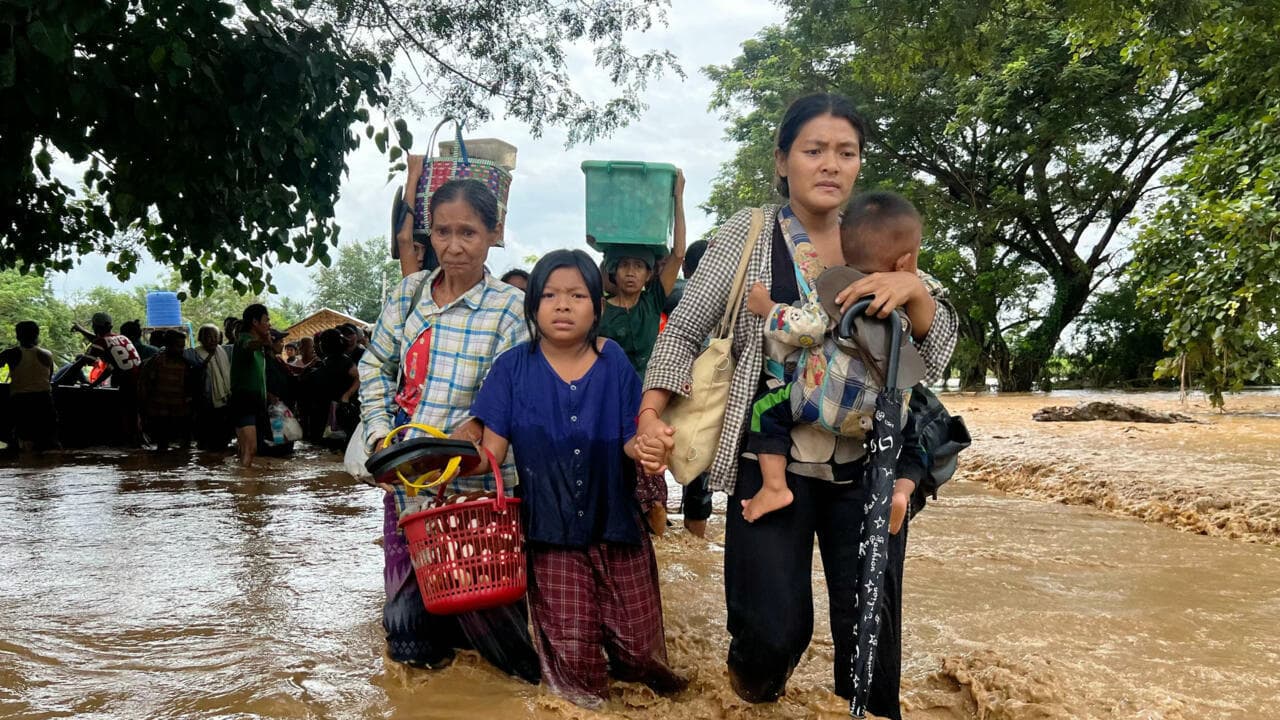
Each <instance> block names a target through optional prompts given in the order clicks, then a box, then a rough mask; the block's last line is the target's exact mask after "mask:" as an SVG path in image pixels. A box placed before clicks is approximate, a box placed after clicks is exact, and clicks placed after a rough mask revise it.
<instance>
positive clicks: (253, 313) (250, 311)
mask: <svg viewBox="0 0 1280 720" xmlns="http://www.w3.org/2000/svg"><path fill="white" fill-rule="evenodd" d="M266 314H267V306H266V305H263V304H262V303H254V304H252V305H250V306H249V307H247V308H245V309H244V314H243V315H241V316H240V323H241V326H240V331H241V332H243V331H244V329H245V328H246V327H248V326H250V325H252V324H254V323H255V322H257V321H259V320H261V319H262V318H263V316H265V315H266Z"/></svg>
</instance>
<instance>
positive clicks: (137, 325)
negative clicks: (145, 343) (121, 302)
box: [120, 320, 142, 340]
mask: <svg viewBox="0 0 1280 720" xmlns="http://www.w3.org/2000/svg"><path fill="white" fill-rule="evenodd" d="M120 334H121V335H123V336H125V337H127V338H129V339H130V340H133V339H135V338H141V337H142V323H141V322H140V321H138V320H126V321H124V322H122V323H120Z"/></svg>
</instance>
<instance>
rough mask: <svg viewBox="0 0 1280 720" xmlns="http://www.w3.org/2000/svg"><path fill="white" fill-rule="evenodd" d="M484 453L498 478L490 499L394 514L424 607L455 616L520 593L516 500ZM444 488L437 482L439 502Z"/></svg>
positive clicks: (521, 548)
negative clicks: (401, 532) (407, 549)
mask: <svg viewBox="0 0 1280 720" xmlns="http://www.w3.org/2000/svg"><path fill="white" fill-rule="evenodd" d="M485 455H486V456H487V457H488V458H489V465H490V467H492V468H493V476H494V478H496V479H497V481H498V493H497V495H498V496H497V497H496V498H480V499H477V500H468V501H466V502H460V503H453V504H449V505H442V506H440V507H433V508H430V509H427V510H422V511H420V512H416V513H413V514H411V515H406V516H404V517H403V518H401V519H400V529H401V530H403V531H404V536H405V539H406V540H407V541H408V543H409V557H410V559H411V560H412V561H413V571H414V574H415V575H416V576H417V578H418V589H420V590H421V591H422V604H423V605H425V606H426V608H427V612H430V613H433V614H436V615H456V614H458V613H463V612H470V611H472V610H484V609H486V608H492V607H499V606H502V605H510V604H511V603H513V602H515V601H517V600H519V599H520V598H522V597H524V592H525V587H526V585H527V576H526V574H525V572H526V571H525V554H524V531H523V530H522V529H521V526H520V501H519V500H518V499H516V498H509V497H507V496H506V493H505V492H504V488H503V485H502V471H501V469H500V468H499V467H498V461H497V459H496V458H494V457H493V455H492V454H491V453H489V452H488V451H487V450H486V451H485ZM446 487H447V486H446ZM444 493H445V488H443V487H442V488H441V489H440V495H439V500H440V501H443V499H444Z"/></svg>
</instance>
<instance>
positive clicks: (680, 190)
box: [672, 169, 684, 202]
mask: <svg viewBox="0 0 1280 720" xmlns="http://www.w3.org/2000/svg"><path fill="white" fill-rule="evenodd" d="M672 195H675V198H676V201H677V202H680V201H683V200H684V170H679V169H677V170H676V186H675V189H674V191H673V192H672Z"/></svg>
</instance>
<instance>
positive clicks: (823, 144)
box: [774, 115, 862, 213]
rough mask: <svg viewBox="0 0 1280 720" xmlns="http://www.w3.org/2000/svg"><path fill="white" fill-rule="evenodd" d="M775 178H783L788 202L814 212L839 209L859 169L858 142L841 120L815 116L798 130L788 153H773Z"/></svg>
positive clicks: (859, 150)
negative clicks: (789, 200)
mask: <svg viewBox="0 0 1280 720" xmlns="http://www.w3.org/2000/svg"><path fill="white" fill-rule="evenodd" d="M774 165H775V169H776V170H777V173H778V176H779V177H784V178H786V179H787V187H788V190H789V191H790V194H791V202H792V203H795V204H798V205H801V206H802V207H804V208H805V209H807V210H809V211H810V212H814V213H825V212H830V211H832V210H836V209H839V208H841V207H843V206H844V204H845V203H846V202H848V201H849V196H850V195H852V194H853V183H854V181H855V180H857V179H858V171H859V170H861V169H862V139H861V138H859V137H858V131H857V130H854V129H853V125H852V124H850V122H849V121H848V120H845V119H844V118H838V117H836V116H834V115H819V116H818V117H815V118H813V119H812V120H810V121H809V122H807V123H805V124H804V126H803V127H801V128H800V133H799V134H798V135H797V136H796V141H795V142H794V143H793V144H792V145H791V150H790V151H789V152H787V153H785V154H784V153H783V152H782V151H781V150H775V151H774Z"/></svg>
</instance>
